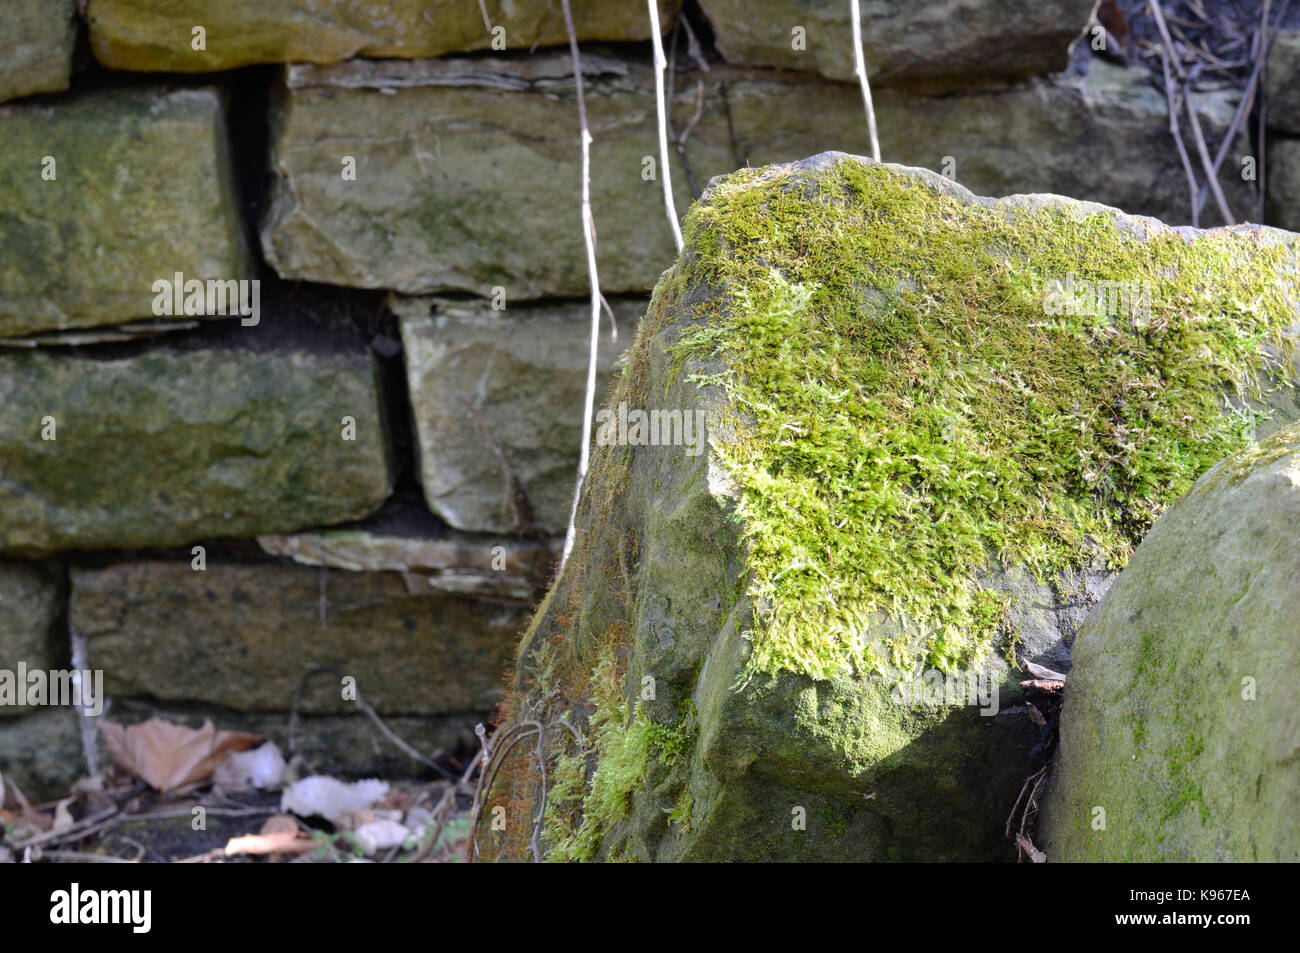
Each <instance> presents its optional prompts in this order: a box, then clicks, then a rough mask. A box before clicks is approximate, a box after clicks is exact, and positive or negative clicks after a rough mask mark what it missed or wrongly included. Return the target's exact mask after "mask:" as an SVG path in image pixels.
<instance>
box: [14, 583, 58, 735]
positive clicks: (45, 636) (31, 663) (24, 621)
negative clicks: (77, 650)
mask: <svg viewBox="0 0 1300 953" xmlns="http://www.w3.org/2000/svg"><path fill="white" fill-rule="evenodd" d="M63 596H64V592H63V585H62V583H61V581H60V579H59V577H58V575H57V573H56V572H55V571H54V570H53V569H52V568H51V567H49V566H42V565H39V564H35V563H21V562H14V561H12V560H0V669H6V670H8V671H9V672H10V673H15V674H16V673H17V670H18V664H19V663H20V662H22V663H24V664H25V665H26V666H27V670H28V671H35V670H41V671H46V672H48V671H49V670H51V669H54V668H60V667H63V666H62V659H63V658H64V657H66V655H67V653H66V651H64V650H62V649H61V648H60V644H59V633H58V632H57V631H56V626H55V623H56V622H57V621H58V620H59V619H60V618H62V614H63ZM29 709H30V706H23V705H8V704H5V703H4V702H3V701H2V700H0V717H4V716H5V715H15V714H21V713H22V712H24V711H27V710H29Z"/></svg>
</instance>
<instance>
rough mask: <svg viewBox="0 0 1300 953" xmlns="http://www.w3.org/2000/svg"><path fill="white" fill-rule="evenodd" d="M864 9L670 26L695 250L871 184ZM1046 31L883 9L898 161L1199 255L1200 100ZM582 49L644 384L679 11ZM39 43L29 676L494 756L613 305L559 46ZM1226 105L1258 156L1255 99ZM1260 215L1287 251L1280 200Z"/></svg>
mask: <svg viewBox="0 0 1300 953" xmlns="http://www.w3.org/2000/svg"><path fill="white" fill-rule="evenodd" d="M832 6H835V5H830V4H823V3H814V2H811V0H769V2H764V3H758V4H748V3H738V2H733V0H700V2H698V3H690V4H687V5H686V10H685V12H684V13H683V12H682V4H681V3H679V2H675V0H663V2H661V3H660V13H661V20H662V24H663V28H664V31H665V37H666V38H667V40H668V45H669V47H670V51H671V57H670V58H671V60H672V69H671V72H670V77H669V86H670V112H671V122H672V125H673V128H674V140H675V144H674V147H673V149H672V152H673V156H672V160H671V161H672V163H673V165H672V176H673V185H674V188H675V190H676V198H677V207H678V210H679V211H681V212H684V211H685V209H686V207H687V205H688V204H689V202H690V201H691V200H692V199H693V198H694V197H696V196H698V194H699V193H700V191H701V190H702V189H703V187H704V186H705V185H706V184H707V182H708V180H709V179H710V177H712V176H715V175H719V174H722V173H726V172H729V171H732V170H734V169H736V168H737V167H742V166H744V165H746V164H754V165H758V164H761V163H770V162H781V161H791V160H795V159H799V158H801V157H804V156H807V155H810V154H813V153H818V152H823V151H827V150H842V151H846V152H853V153H865V152H867V151H868V143H867V135H866V127H865V122H864V120H863V115H862V103H861V98H860V92H859V89H858V86H857V84H856V82H854V77H853V74H852V47H851V41H850V32H849V25H848V22H847V5H846V4H841V5H838V6H835V10H836V11H838V12H827V11H828V10H830V8H831V7H832ZM1010 6H1012V7H1014V8H1015V9H1014V10H1013V11H1011V12H1008V10H1007V7H1008V4H1005V3H994V2H992V0H962V2H956V0H954V2H943V3H920V2H908V3H902V4H894V5H891V6H890V7H889V8H888V10H887V12H881V11H884V10H885V9H886V8H883V7H881V8H874V7H873V5H868V7H873V9H869V10H867V11H865V12H864V33H865V48H866V54H867V60H868V64H869V69H870V71H871V75H872V80H873V88H874V92H875V101H876V108H877V115H878V120H879V127H880V140H881V146H882V151H883V154H884V157H885V158H886V159H888V160H890V161H895V162H901V163H905V164H909V165H917V166H925V167H928V168H932V169H935V170H936V171H939V172H942V173H943V174H945V175H949V176H950V177H953V178H955V179H956V180H957V181H958V182H960V183H962V184H963V185H965V186H967V187H969V188H971V189H973V190H974V191H976V192H979V193H982V194H1006V193H1014V192H1058V193H1063V194H1067V195H1070V196H1073V197H1077V198H1081V199H1087V200H1092V201H1097V202H1102V203H1106V204H1110V205H1116V206H1120V207H1122V208H1124V209H1125V210H1126V211H1129V212H1133V213H1139V214H1147V215H1152V216H1156V217H1159V218H1161V219H1163V220H1165V221H1168V222H1175V223H1177V222H1185V221H1187V220H1188V218H1189V216H1188V209H1187V195H1186V187H1185V185H1184V184H1183V179H1182V172H1181V168H1180V166H1179V164H1178V159H1177V155H1176V153H1175V151H1174V150H1173V148H1172V145H1171V141H1170V138H1169V133H1168V116H1167V114H1166V106H1165V100H1164V97H1163V95H1162V94H1161V93H1159V92H1158V91H1157V90H1156V89H1155V88H1154V87H1153V86H1152V85H1151V83H1150V82H1149V76H1148V74H1147V73H1146V72H1144V71H1143V70H1141V69H1136V68H1124V67H1122V66H1119V65H1116V64H1114V63H1113V62H1111V61H1109V60H1107V59H1105V58H1102V57H1092V58H1091V60H1090V59H1089V56H1088V53H1087V51H1086V50H1085V51H1084V52H1083V55H1082V56H1080V55H1078V51H1077V50H1076V55H1074V56H1073V57H1072V56H1071V55H1070V44H1071V42H1072V40H1073V39H1074V38H1075V37H1077V36H1078V35H1079V34H1080V33H1081V31H1082V30H1083V28H1084V26H1085V25H1086V24H1087V21H1088V18H1089V16H1090V14H1091V8H1092V6H1093V0H1050V2H1041V0H1033V2H1016V3H1014V4H1011V5H1010ZM839 7H843V8H844V9H843V10H840V9H839ZM82 8H84V9H82ZM483 11H486V14H487V17H488V22H484V17H483ZM308 13H310V16H307V15H306V14H308ZM574 15H575V21H576V24H577V30H578V33H579V38H580V40H581V41H582V42H583V79H584V85H585V90H586V105H587V110H588V113H589V118H590V123H591V129H592V134H593V137H594V144H593V148H592V163H593V166H592V176H593V178H592V196H593V206H594V216H595V223H596V229H597V233H598V258H599V266H600V274H601V280H602V288H603V290H604V292H605V294H606V295H607V296H608V298H609V303H610V305H611V310H612V312H613V315H614V317H615V319H616V322H617V326H618V336H617V338H616V339H615V338H613V337H611V336H610V334H609V330H608V324H607V325H606V327H605V330H604V331H603V333H602V339H601V350H600V355H599V357H600V370H601V375H602V382H604V381H607V380H608V379H609V378H610V376H611V375H612V374H614V373H617V370H616V362H617V361H618V358H619V356H620V354H621V353H622V351H623V349H624V347H625V346H626V345H627V344H628V343H629V342H630V341H631V339H632V337H633V334H634V332H635V329H636V323H637V321H638V319H639V317H640V315H641V313H642V311H643V309H644V304H645V301H646V298H647V295H648V294H649V291H650V289H651V288H652V286H653V285H654V283H655V281H656V280H657V278H658V276H659V274H660V272H661V271H662V270H663V269H664V268H665V267H667V266H668V265H669V264H670V263H671V262H672V260H673V258H674V249H673V244H672V236H671V232H670V230H669V228H668V224H667V223H666V222H665V221H664V216H663V210H662V194H661V185H660V183H659V182H658V181H657V174H658V173H660V172H662V170H659V169H657V165H658V161H659V159H658V144H657V130H656V120H655V109H654V99H653V88H654V76H653V70H652V68H651V63H652V60H651V54H650V44H649V42H648V35H649V27H648V22H647V17H646V15H645V9H644V4H643V3H641V2H639V0H620V2H609V0H575V2H574ZM5 17H6V26H5V32H4V34H3V35H2V36H0V137H3V140H4V143H5V147H4V149H3V151H2V152H0V344H2V345H3V347H0V669H8V670H16V669H17V668H18V665H19V664H20V663H21V664H24V665H25V666H27V668H29V669H51V668H64V667H67V666H68V665H69V664H70V656H69V651H70V649H69V645H70V636H71V634H72V633H74V632H75V633H76V634H77V635H79V636H80V637H83V638H84V639H85V640H86V651H87V656H88V661H89V664H90V665H91V666H92V667H93V668H102V669H103V670H104V671H105V684H106V689H107V690H108V692H109V693H110V694H111V696H112V699H113V702H112V711H111V714H112V716H113V717H119V718H124V719H126V720H128V721H134V720H136V719H137V718H140V717H144V716H146V715H148V714H149V713H159V714H162V715H165V716H167V717H172V718H176V719H180V720H184V721H188V722H191V723H193V722H196V721H198V720H201V719H202V718H204V717H212V718H214V719H215V720H216V721H217V722H218V724H219V725H220V726H221V727H229V728H239V729H246V730H258V731H265V732H269V733H271V734H273V735H274V736H275V737H277V738H278V739H280V740H281V741H283V740H284V734H285V729H286V727H287V721H288V711H289V709H290V707H291V705H292V703H293V701H294V695H295V689H296V688H297V686H298V682H299V680H300V679H301V678H302V677H303V675H304V674H305V673H306V672H307V671H308V670H309V668H310V667H311V666H313V665H327V666H334V667H336V668H337V669H338V670H340V671H342V672H344V673H345V674H347V675H350V676H352V677H353V678H355V679H356V681H357V686H358V688H359V689H360V691H361V693H362V695H363V697H365V698H366V699H367V700H368V701H370V702H371V703H372V704H373V705H374V706H375V708H376V709H377V710H378V711H379V712H380V713H381V714H382V715H383V716H384V717H385V718H386V719H388V720H389V721H390V723H391V725H392V726H393V727H394V730H396V731H398V732H399V733H401V734H402V735H403V736H404V737H405V738H407V740H409V741H410V742H411V743H412V744H414V745H415V746H416V747H418V748H421V749H423V750H426V751H432V750H434V749H437V748H439V747H441V746H443V745H445V744H449V743H451V742H452V741H453V740H454V739H455V738H456V736H457V735H458V734H459V733H462V732H464V731H466V730H467V729H469V728H471V727H472V726H473V724H474V723H475V722H476V721H478V720H481V719H483V718H485V717H486V716H487V715H488V714H489V713H490V712H491V710H492V708H493V706H494V705H495V704H496V701H497V698H498V686H499V684H500V682H501V679H502V673H503V672H504V670H505V667H506V666H507V664H508V663H509V662H510V660H511V659H512V657H513V651H514V647H515V644H516V640H517V637H518V635H519V633H520V631H521V629H522V627H523V625H524V623H525V621H526V618H527V613H528V610H529V607H530V606H531V605H533V604H534V603H535V601H536V599H537V598H538V596H539V595H540V592H541V590H542V587H543V586H544V582H545V579H546V577H547V574H548V571H549V566H550V563H551V560H552V559H553V557H554V556H555V554H556V553H557V552H558V548H559V538H560V537H561V536H562V534H563V529H564V523H565V520H566V518H567V512H568V506H569V502H570V496H571V493H572V486H573V473H574V470H575V467H576V462H577V457H578V443H579V441H580V433H581V424H580V418H581V407H582V397H583V383H584V380H585V369H586V337H587V334H588V325H587V322H588V312H587V303H586V300H585V297H586V294H587V289H588V285H587V280H588V279H587V273H586V264H585V253H584V249H583V242H582V236H581V232H580V229H579V217H578V206H577V191H578V174H579V172H578V169H579V166H578V134H577V123H576V110H575V84H574V81H573V74H572V70H571V67H570V62H569V59H568V56H567V53H566V51H565V49H564V46H563V44H564V41H565V37H564V30H563V22H562V20H561V19H560V17H559V14H558V6H557V5H556V4H553V3H548V2H546V0H518V2H514V3H510V4H499V3H493V2H488V3H487V4H485V5H484V7H483V10H480V8H479V4H477V3H474V2H471V0H401V2H396V3H369V2H363V3H355V2H347V3H345V2H342V0H339V2H324V3H321V2H312V3H309V2H307V0H256V2H252V0H235V2H219V0H150V2H145V0H89V2H88V3H85V4H82V5H80V6H79V5H78V4H75V3H74V2H73V0H58V2H50V0H10V3H9V4H8V6H7V9H6V13H5ZM687 25H689V26H690V27H691V28H692V29H690V30H688V29H687V28H686V27H687ZM1297 37H1300V33H1293V34H1287V35H1285V36H1284V38H1283V39H1282V40H1280V41H1279V42H1278V44H1277V45H1276V47H1275V50H1274V54H1273V59H1272V61H1271V62H1270V66H1269V73H1268V78H1269V90H1270V108H1269V114H1268V115H1269V121H1270V129H1271V130H1272V133H1273V134H1274V135H1275V137H1276V138H1275V140H1274V142H1273V147H1272V159H1271V162H1270V166H1269V168H1270V170H1271V173H1270V175H1271V177H1270V179H1269V204H1268V209H1269V216H1271V220H1272V222H1273V223H1275V224H1278V225H1281V226H1284V227H1288V228H1292V229H1295V228H1300V205H1297V196H1300V101H1298V100H1297V99H1296V97H1295V90H1296V89H1297V88H1300V84H1297V82H1296V81H1295V79H1296V76H1297V74H1298V73H1300V40H1297ZM150 73H152V74H155V75H148V74H150ZM1197 105H1198V110H1199V112H1200V113H1201V115H1202V117H1203V122H1204V124H1205V127H1206V132H1207V134H1208V135H1209V136H1210V137H1211V138H1215V139H1217V138H1221V137H1222V134H1223V132H1224V130H1225V129H1226V127H1227V126H1228V124H1229V122H1230V121H1231V117H1232V112H1233V109H1234V108H1235V105H1236V103H1235V101H1234V99H1233V97H1232V95H1231V94H1230V93H1228V92H1226V91H1225V92H1222V93H1206V94H1203V95H1202V96H1201V97H1200V98H1199V100H1198V104H1197ZM1288 137H1289V138H1288ZM1243 149H1244V146H1243ZM1237 158H1239V157H1238V156H1236V155H1234V156H1233V159H1230V160H1229V163H1228V165H1229V166H1230V167H1231V166H1232V165H1233V160H1235V159H1237ZM1238 165H1239V163H1238ZM1225 189H1226V191H1227V193H1228V198H1229V201H1230V203H1231V204H1232V206H1233V207H1234V208H1242V209H1244V208H1248V207H1253V202H1254V199H1253V194H1252V192H1251V190H1250V189H1251V186H1250V185H1249V184H1248V183H1245V182H1238V183H1233V184H1228V185H1225ZM1210 214H1213V213H1210ZM175 279H179V287H178V288H173V287H172V286H171V285H166V284H165V285H164V286H163V290H162V291H159V288H158V287H157V286H156V282H159V281H160V280H162V281H164V282H170V281H173V280H175ZM194 280H197V281H199V282H201V283H204V284H201V285H200V288H201V290H202V291H203V294H201V295H196V294H194V293H193V286H187V285H186V282H188V281H194ZM241 282H244V283H246V284H243V285H241V284H240V283H241ZM251 282H258V284H257V285H256V286H254V285H253V284H251ZM214 289H216V290H220V291H221V292H222V295H223V296H224V297H221V298H218V297H216V296H215V295H214ZM254 291H256V294H255V295H254ZM241 295H242V297H241ZM332 678H333V676H329V677H326V676H322V677H321V678H318V679H315V680H313V681H312V682H311V683H310V685H309V687H308V688H307V689H306V690H305V691H304V693H303V697H302V699H301V704H300V710H301V711H302V712H303V713H304V721H303V724H304V726H305V727H304V728H303V729H302V733H301V736H300V738H299V746H300V747H301V748H302V749H303V750H304V751H305V752H306V753H307V755H308V756H309V758H312V759H313V760H314V763H315V764H317V765H318V766H320V767H322V768H325V769H328V770H358V771H360V770H371V771H375V770H382V769H383V768H384V767H385V766H388V767H393V766H402V767H406V768H410V767H412V765H411V764H410V763H406V762H402V761H400V760H398V761H394V760H393V756H394V752H393V750H392V749H391V748H387V747H384V745H385V743H383V742H380V741H376V740H375V738H374V737H373V734H372V733H371V732H370V730H369V729H368V728H367V727H366V725H367V723H366V722H365V721H364V719H360V718H359V717H358V716H356V715H355V714H349V712H350V711H351V708H350V706H348V705H347V704H345V703H342V702H339V701H338V698H339V690H338V687H337V682H336V681H335V682H332V681H331V679H332ZM304 738H305V740H304ZM83 770H84V767H83V764H82V760H81V742H80V737H79V734H78V726H77V723H76V719H75V717H74V716H73V714H72V713H71V712H70V711H69V710H67V709H58V708H45V709H41V710H33V709H31V708H18V707H16V706H13V705H5V706H0V772H3V773H4V774H5V775H6V776H7V777H10V778H12V779H14V780H16V781H17V782H18V784H19V785H20V786H22V787H23V788H24V790H26V791H27V793H28V794H29V795H31V796H42V795H44V794H48V793H55V792H58V791H59V790H61V789H62V788H64V787H66V785H67V784H68V783H69V782H70V781H71V780H73V779H74V778H75V777H76V776H77V775H78V774H79V773H81V772H82V771H83Z"/></svg>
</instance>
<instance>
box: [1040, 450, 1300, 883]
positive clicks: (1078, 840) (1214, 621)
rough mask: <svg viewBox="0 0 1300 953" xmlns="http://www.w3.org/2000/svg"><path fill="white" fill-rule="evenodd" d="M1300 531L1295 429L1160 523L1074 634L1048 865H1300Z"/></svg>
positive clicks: (1201, 484)
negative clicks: (1299, 796)
mask: <svg viewBox="0 0 1300 953" xmlns="http://www.w3.org/2000/svg"><path fill="white" fill-rule="evenodd" d="M1297 526H1300V425H1293V426H1291V427H1289V428H1288V429H1286V430H1283V431H1281V432H1279V433H1277V434H1275V435H1274V436H1272V437H1270V438H1269V439H1267V440H1265V441H1262V442H1261V443H1259V444H1258V445H1256V446H1254V447H1251V448H1249V449H1247V450H1245V451H1243V452H1242V453H1240V454H1238V455H1236V456H1234V457H1230V458H1228V459H1227V460H1225V461H1223V463H1221V464H1220V465H1219V466H1217V467H1215V468H1214V469H1213V470H1211V471H1210V472H1209V473H1207V474H1206V475H1205V476H1203V477H1201V479H1200V480H1199V481H1198V482H1197V484H1196V486H1195V487H1194V488H1193V489H1192V491H1191V492H1190V493H1188V494H1187V496H1185V497H1184V498H1183V499H1181V500H1179V501H1178V503H1177V504H1175V505H1174V506H1173V507H1172V508H1171V509H1170V510H1169V511H1168V512H1167V513H1166V514H1165V515H1164V516H1163V517H1161V519H1160V520H1159V521H1158V522H1157V523H1156V525H1155V526H1154V527H1153V528H1152V530H1151V532H1150V533H1149V534H1147V537H1146V539H1144V540H1143V542H1142V545H1141V546H1139V547H1138V550H1137V552H1136V553H1134V555H1133V559H1132V561H1131V562H1130V563H1129V565H1128V568H1126V569H1125V570H1124V571H1123V572H1122V573H1121V574H1120V576H1119V578H1118V579H1117V580H1116V582H1115V585H1114V586H1113V588H1112V589H1111V592H1110V594H1109V595H1108V596H1107V598H1106V599H1105V600H1104V601H1103V602H1102V604H1101V605H1100V606H1098V608H1097V610H1096V612H1095V614H1094V615H1093V617H1092V618H1091V619H1089V621H1088V623H1087V624H1086V625H1085V626H1084V629H1083V632H1082V633H1081V634H1080V637H1079V641H1078V643H1077V645H1076V650H1075V667H1074V671H1073V672H1072V673H1071V675H1070V680H1069V683H1068V686H1067V694H1066V700H1065V710H1064V712H1063V713H1062V716H1061V745H1060V749H1059V753H1058V755H1057V758H1056V765H1057V768H1056V771H1055V775H1054V777H1053V780H1052V787H1051V790H1050V792H1049V795H1048V797H1047V800H1046V802H1045V804H1044V806H1043V810H1042V815H1041V824H1042V830H1043V831H1044V837H1043V839H1042V842H1041V843H1040V846H1042V847H1044V849H1045V850H1046V851H1047V855H1048V859H1049V861H1057V860H1059V861H1088V862H1093V861H1152V860H1161V861H1182V862H1186V861H1194V862H1201V863H1206V862H1215V861H1238V862H1240V861H1249V862H1255V861H1285V862H1291V863H1294V862H1295V861H1296V860H1300V815H1297V814H1296V811H1295V791H1296V789H1297V786H1300V707H1298V706H1297V698H1296V670H1297V667H1298V666H1300V626H1298V625H1297V620H1300V548H1297V546H1296V527H1297ZM1099 808H1100V809H1101V810H1100V812H1099V811H1098V809H1099ZM1099 821H1100V822H1101V823H1099Z"/></svg>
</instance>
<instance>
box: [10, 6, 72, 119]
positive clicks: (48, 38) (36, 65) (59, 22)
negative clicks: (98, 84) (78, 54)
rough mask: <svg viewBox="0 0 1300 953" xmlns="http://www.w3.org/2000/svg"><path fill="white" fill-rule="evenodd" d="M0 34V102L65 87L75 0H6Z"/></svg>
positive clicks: (68, 66) (56, 90) (68, 70)
mask: <svg viewBox="0 0 1300 953" xmlns="http://www.w3.org/2000/svg"><path fill="white" fill-rule="evenodd" d="M4 17H5V23H4V33H3V34H0V102H3V101H4V100H6V99H13V98H15V97H17V96H27V95H30V94H31V93H55V92H58V91H59V90H61V89H67V88H68V77H69V76H70V75H71V74H72V50H73V47H74V46H75V45H76V40H77V0H9V2H8V3H6V4H5V13H4Z"/></svg>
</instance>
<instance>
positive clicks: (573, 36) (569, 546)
mask: <svg viewBox="0 0 1300 953" xmlns="http://www.w3.org/2000/svg"><path fill="white" fill-rule="evenodd" d="M560 3H561V5H562V6H563V8H564V28H565V30H567V31H568V34H569V55H570V56H571V57H572V59H573V83H574V87H575V88H576V90H577V94H578V128H579V133H580V135H581V137H582V237H583V240H584V242H585V243H586V246H587V275H588V277H589V278H590V281H591V344H590V348H589V353H588V357H587V394H586V400H585V401H584V405H583V413H582V447H581V448H580V451H581V455H580V456H579V458H578V479H577V482H576V483H575V485H574V487H573V509H572V510H571V511H570V513H569V525H568V528H567V529H566V530H565V533H564V550H563V552H562V553H561V555H560V570H561V571H563V569H564V564H565V563H566V562H568V559H569V553H571V552H572V551H573V542H574V537H575V536H576V533H577V530H576V524H577V521H578V501H579V500H580V499H581V498H582V484H583V482H584V481H585V479H586V477H587V465H588V463H589V461H590V458H591V418H592V416H593V415H594V413H595V404H596V356H597V346H598V344H599V341H600V279H599V277H598V275H597V272H596V226H595V222H594V221H593V220H592V216H591V132H590V130H589V129H588V128H587V104H586V100H585V99H584V98H583V92H582V60H581V58H580V57H579V56H578V36H577V33H576V32H575V31H574V29H573V11H572V10H571V9H570V7H569V0H560Z"/></svg>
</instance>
